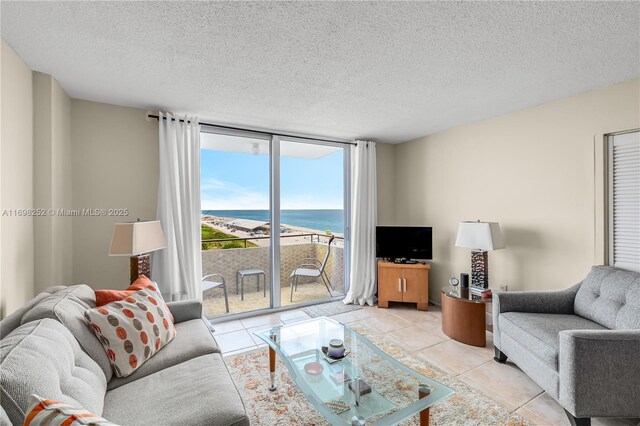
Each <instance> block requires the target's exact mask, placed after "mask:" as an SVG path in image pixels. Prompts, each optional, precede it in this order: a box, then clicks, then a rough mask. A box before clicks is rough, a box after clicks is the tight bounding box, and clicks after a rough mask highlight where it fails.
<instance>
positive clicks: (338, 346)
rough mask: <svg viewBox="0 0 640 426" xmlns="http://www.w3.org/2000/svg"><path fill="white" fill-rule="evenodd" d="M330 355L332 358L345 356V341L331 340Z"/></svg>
mask: <svg viewBox="0 0 640 426" xmlns="http://www.w3.org/2000/svg"><path fill="white" fill-rule="evenodd" d="M328 355H329V356H330V357H331V358H342V357H343V356H344V343H343V342H342V340H340V339H331V340H329V351H328Z"/></svg>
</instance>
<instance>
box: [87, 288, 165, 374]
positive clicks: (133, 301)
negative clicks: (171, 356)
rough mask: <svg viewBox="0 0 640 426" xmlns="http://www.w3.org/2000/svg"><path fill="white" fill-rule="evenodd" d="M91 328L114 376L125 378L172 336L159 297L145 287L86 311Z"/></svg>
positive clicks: (153, 290) (162, 300)
mask: <svg viewBox="0 0 640 426" xmlns="http://www.w3.org/2000/svg"><path fill="white" fill-rule="evenodd" d="M84 316H85V319H86V321H87V324H88V325H89V326H90V327H91V328H92V329H93V332H94V333H95V334H96V336H97V337H98V339H99V340H100V342H101V343H102V346H103V347H104V350H105V351H106V352H107V357H108V358H109V361H110V362H111V366H112V367H113V371H114V373H115V375H116V376H118V377H127V376H128V375H130V374H131V373H133V372H134V371H136V369H138V367H140V366H141V365H142V364H144V363H145V361H147V360H148V359H149V358H151V357H152V356H153V355H154V354H155V353H156V352H158V351H159V350H160V349H161V348H162V347H163V346H164V345H166V344H167V343H169V342H170V341H171V340H172V339H173V338H174V336H175V335H176V329H175V327H174V325H173V321H171V313H170V311H169V308H168V307H167V305H166V303H164V299H163V298H162V295H161V294H160V292H159V291H158V289H157V288H156V287H155V285H153V284H152V285H149V286H147V287H145V288H144V289H143V290H140V291H137V292H135V293H132V294H131V295H129V296H127V297H126V298H124V299H122V300H119V301H116V302H111V303H108V304H106V305H104V306H98V307H97V308H94V309H87V310H86V311H85V313H84Z"/></svg>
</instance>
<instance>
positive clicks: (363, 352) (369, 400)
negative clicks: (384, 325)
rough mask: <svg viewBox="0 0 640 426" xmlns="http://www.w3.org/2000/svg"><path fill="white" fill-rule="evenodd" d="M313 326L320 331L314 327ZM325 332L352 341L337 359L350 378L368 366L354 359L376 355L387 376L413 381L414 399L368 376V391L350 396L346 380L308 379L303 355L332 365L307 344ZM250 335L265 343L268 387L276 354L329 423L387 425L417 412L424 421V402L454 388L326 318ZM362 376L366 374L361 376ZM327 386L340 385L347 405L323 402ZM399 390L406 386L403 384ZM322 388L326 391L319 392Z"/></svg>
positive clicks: (359, 377) (432, 401) (272, 388)
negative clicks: (336, 407)
mask: <svg viewBox="0 0 640 426" xmlns="http://www.w3.org/2000/svg"><path fill="white" fill-rule="evenodd" d="M316 330H319V331H318V332H316ZM324 332H327V333H329V334H331V333H334V334H340V333H342V334H343V336H344V337H345V346H346V345H347V343H348V342H350V344H351V346H352V347H351V349H352V353H351V354H350V355H349V356H347V357H346V358H345V359H344V360H342V361H339V363H343V365H344V368H345V370H346V369H348V371H350V372H351V373H352V376H353V377H351V381H359V380H362V379H367V380H368V378H367V377H366V374H363V373H365V372H364V371H362V370H364V369H365V367H368V366H365V365H361V364H359V360H360V359H363V360H367V359H375V360H376V362H377V363H384V364H385V365H384V367H385V369H387V370H388V371H389V372H390V374H391V376H390V377H388V379H389V381H395V382H397V381H399V380H402V379H403V378H404V379H407V380H410V381H411V382H413V383H414V385H415V400H413V399H412V400H409V401H408V402H407V403H406V404H405V403H404V402H402V403H401V404H399V403H398V399H399V398H402V397H398V396H397V395H392V394H389V395H386V394H384V393H381V392H384V390H382V389H376V385H375V383H372V382H371V381H370V383H369V384H370V385H371V388H372V392H371V393H370V394H369V395H363V396H360V395H355V394H354V395H352V396H350V395H351V393H352V392H351V391H347V389H348V388H347V386H348V382H345V383H344V384H337V383H334V384H333V385H332V384H331V383H330V382H328V381H327V380H326V377H321V378H320V380H325V383H324V384H322V383H318V382H317V381H316V382H314V380H317V379H313V380H312V377H310V376H308V375H307V374H306V373H304V372H303V371H302V369H301V363H305V362H307V361H315V362H320V363H322V364H323V366H324V367H325V369H330V368H331V367H332V365H335V364H330V363H328V362H327V361H326V359H324V356H323V354H322V352H321V350H320V348H314V347H311V346H310V345H314V344H317V342H318V341H319V340H322V339H323V338H327V336H325V335H323V334H324ZM255 335H256V336H258V337H260V338H261V339H262V340H264V341H265V342H266V343H267V344H268V345H269V375H270V382H271V383H270V386H269V390H270V391H276V389H277V388H276V382H275V377H276V374H275V373H276V354H278V355H280V358H281V359H282V361H283V362H284V364H285V365H286V366H287V369H288V370H289V373H290V374H291V376H292V379H293V381H294V382H295V383H296V384H297V385H298V387H299V388H300V390H301V391H302V392H303V394H304V395H305V396H306V398H307V399H308V401H309V402H310V403H311V404H312V405H313V406H314V407H315V408H316V410H318V411H319V412H320V414H322V416H324V418H325V419H326V420H327V421H328V422H329V423H330V424H332V425H349V424H351V425H359V426H361V425H365V424H369V422H370V421H373V423H371V425H376V426H391V425H395V424H397V423H399V422H401V421H403V420H406V419H408V418H409V417H411V416H413V415H416V414H419V415H420V425H421V426H428V424H429V407H431V406H432V405H433V404H435V403H436V402H438V401H441V400H443V399H445V398H448V397H450V396H451V395H453V394H454V391H453V390H452V389H450V388H448V387H447V386H445V385H443V384H441V383H438V382H436V381H435V380H433V379H430V378H428V377H426V376H424V375H422V374H420V373H417V372H415V371H413V370H412V369H410V368H409V367H407V366H405V365H404V364H402V363H400V362H399V361H398V360H396V359H395V358H393V357H391V356H389V355H388V354H386V353H385V352H383V351H382V350H381V349H380V348H378V347H377V346H376V345H374V344H373V343H372V342H371V341H369V340H368V339H367V338H366V337H364V336H362V335H361V334H359V333H357V332H356V331H354V330H352V329H350V328H349V327H347V326H345V325H344V324H341V323H339V322H337V321H335V320H332V319H330V318H325V317H319V318H313V319H310V320H305V321H301V322H296V323H293V324H286V325H283V326H278V327H274V328H271V329H267V330H263V331H258V332H256V333H255ZM333 337H342V336H333ZM327 342H328V340H327ZM325 345H326V343H325ZM283 346H284V348H283ZM347 349H349V348H347ZM350 357H351V359H350ZM372 357H373V358H372ZM352 360H353V361H352ZM362 376H365V377H364V378H363V377H362ZM385 379H386V377H385ZM327 386H328V387H329V388H330V389H334V390H335V389H338V390H339V389H340V387H341V386H344V390H343V394H342V396H343V397H344V398H345V400H344V402H345V403H348V405H349V407H350V408H349V410H348V411H346V412H345V413H344V415H342V416H341V415H338V414H336V413H334V412H333V411H332V410H331V409H330V408H329V406H328V405H327V404H326V403H327V402H329V401H326V400H323V399H326V390H327ZM380 387H382V386H380ZM380 387H379V388H380ZM404 390H405V391H406V389H404ZM323 392H324V395H325V396H322V394H323ZM347 394H349V395H347ZM403 395H405V394H403ZM394 397H395V399H396V403H394V402H393V401H392V400H393V399H394ZM347 399H349V401H346V400H347ZM385 404H386V405H385ZM376 410H377V411H376ZM363 414H364V415H363Z"/></svg>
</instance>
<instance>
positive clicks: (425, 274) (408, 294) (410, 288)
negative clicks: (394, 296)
mask: <svg viewBox="0 0 640 426" xmlns="http://www.w3.org/2000/svg"><path fill="white" fill-rule="evenodd" d="M403 271H404V280H405V281H404V283H403V290H404V295H403V298H404V301H405V302H413V303H417V304H418V309H419V310H426V309H427V304H428V303H429V271H428V270H427V269H417V268H407V269H404V270H403Z"/></svg>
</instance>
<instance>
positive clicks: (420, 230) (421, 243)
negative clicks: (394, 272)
mask: <svg viewBox="0 0 640 426" xmlns="http://www.w3.org/2000/svg"><path fill="white" fill-rule="evenodd" d="M432 240H433V239H432V229H431V227H416V226H377V227H376V256H377V257H381V258H385V259H391V260H395V259H432V258H433V241H432Z"/></svg>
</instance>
